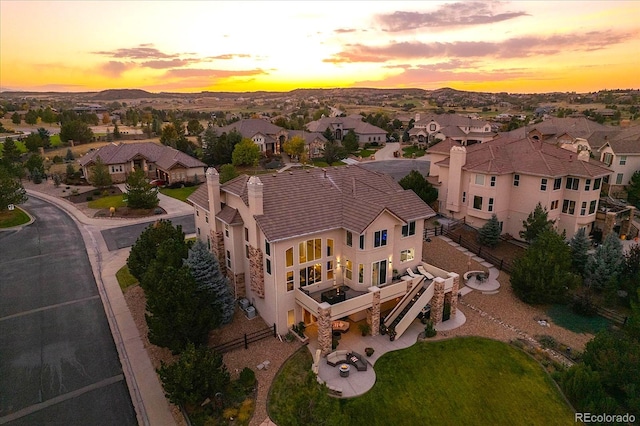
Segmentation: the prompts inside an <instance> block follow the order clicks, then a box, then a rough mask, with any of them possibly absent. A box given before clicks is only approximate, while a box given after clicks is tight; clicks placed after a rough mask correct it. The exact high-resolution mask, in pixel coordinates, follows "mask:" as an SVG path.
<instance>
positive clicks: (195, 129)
mask: <svg viewBox="0 0 640 426" xmlns="http://www.w3.org/2000/svg"><path fill="white" fill-rule="evenodd" d="M203 131H204V127H202V124H200V121H198V120H196V119H193V120H189V122H188V123H187V132H189V134H190V135H199V134H200V133H202V132H203Z"/></svg>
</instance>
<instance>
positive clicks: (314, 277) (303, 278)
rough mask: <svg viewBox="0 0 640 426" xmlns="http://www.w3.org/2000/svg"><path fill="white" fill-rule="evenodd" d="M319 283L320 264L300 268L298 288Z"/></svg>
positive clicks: (320, 275) (320, 276)
mask: <svg viewBox="0 0 640 426" xmlns="http://www.w3.org/2000/svg"><path fill="white" fill-rule="evenodd" d="M320 281H322V265H321V264H320V263H316V264H314V265H309V266H307V267H305V268H300V287H304V286H307V285H311V284H315V283H317V282H320Z"/></svg>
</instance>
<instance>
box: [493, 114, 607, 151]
mask: <svg viewBox="0 0 640 426" xmlns="http://www.w3.org/2000/svg"><path fill="white" fill-rule="evenodd" d="M534 130H537V131H539V132H540V133H541V134H542V135H543V138H544V139H545V140H548V141H549V142H555V138H557V137H559V136H561V135H563V134H565V133H567V134H568V135H570V136H571V137H573V138H583V139H586V140H588V141H589V144H590V145H591V139H590V138H591V135H593V134H594V133H596V132H611V131H615V130H616V128H614V127H611V126H606V125H604V124H599V123H597V122H595V121H591V120H589V119H588V118H586V117H564V118H558V117H549V118H548V119H546V120H544V121H541V122H540V123H534V124H528V125H526V126H524V127H520V128H518V129H515V130H512V131H511V132H506V133H501V136H502V135H506V136H508V137H510V138H512V139H520V138H524V137H525V136H526V135H527V134H529V133H530V132H532V131H534Z"/></svg>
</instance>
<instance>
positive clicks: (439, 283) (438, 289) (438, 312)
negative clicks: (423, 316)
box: [431, 277, 444, 325]
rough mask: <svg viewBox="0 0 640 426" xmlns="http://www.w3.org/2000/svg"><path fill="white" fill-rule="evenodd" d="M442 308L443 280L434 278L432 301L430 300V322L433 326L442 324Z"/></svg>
mask: <svg viewBox="0 0 640 426" xmlns="http://www.w3.org/2000/svg"><path fill="white" fill-rule="evenodd" d="M443 308H444V280H443V279H442V278H440V277H436V278H435V279H434V280H433V299H431V320H432V321H433V324H434V325H435V324H438V323H441V322H442V309H443Z"/></svg>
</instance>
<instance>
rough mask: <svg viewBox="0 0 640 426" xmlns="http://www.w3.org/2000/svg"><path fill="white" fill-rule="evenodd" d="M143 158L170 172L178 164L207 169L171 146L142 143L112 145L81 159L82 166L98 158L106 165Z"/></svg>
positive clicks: (199, 162)
mask: <svg viewBox="0 0 640 426" xmlns="http://www.w3.org/2000/svg"><path fill="white" fill-rule="evenodd" d="M138 155H140V156H142V157H144V158H146V159H147V160H149V161H150V162H153V163H155V164H156V165H158V166H159V167H160V168H162V169H165V170H168V169H170V168H172V167H173V166H175V165H176V164H182V165H183V166H184V167H187V168H190V167H205V166H206V164H204V163H203V162H202V161H200V160H198V159H197V158H193V157H191V156H190V155H187V154H185V153H184V152H182V151H178V150H177V149H174V148H171V147H169V146H164V145H158V144H156V143H153V142H140V143H128V144H116V143H111V144H109V145H105V146H103V147H101V148H99V149H97V150H95V151H91V152H89V153H87V154H86V155H84V156H83V157H82V158H80V160H79V162H80V165H81V166H86V165H88V164H91V163H93V162H94V161H95V160H96V159H97V158H98V157H100V159H101V160H102V162H103V163H104V164H106V165H110V164H122V163H126V162H128V161H131V160H132V159H134V158H135V157H136V156H138Z"/></svg>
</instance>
